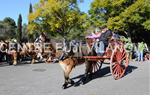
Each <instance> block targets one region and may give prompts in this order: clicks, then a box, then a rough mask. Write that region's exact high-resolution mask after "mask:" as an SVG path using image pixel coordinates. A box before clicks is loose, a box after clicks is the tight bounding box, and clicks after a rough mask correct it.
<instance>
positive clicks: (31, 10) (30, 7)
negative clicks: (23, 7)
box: [29, 3, 33, 13]
mask: <svg viewBox="0 0 150 95" xmlns="http://www.w3.org/2000/svg"><path fill="white" fill-rule="evenodd" d="M32 12H33V8H32V4H31V3H30V6H29V13H32Z"/></svg>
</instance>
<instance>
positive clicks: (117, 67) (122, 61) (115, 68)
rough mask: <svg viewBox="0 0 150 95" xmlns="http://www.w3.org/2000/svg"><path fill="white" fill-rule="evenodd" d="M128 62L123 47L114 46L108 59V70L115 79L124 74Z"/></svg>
mask: <svg viewBox="0 0 150 95" xmlns="http://www.w3.org/2000/svg"><path fill="white" fill-rule="evenodd" d="M128 64H129V58H128V55H127V53H126V51H125V49H124V48H123V47H122V48H120V47H116V48H115V49H114V51H113V53H112V56H111V60H110V71H111V73H112V75H113V77H114V79H116V80H117V79H120V78H121V77H123V76H124V73H125V71H126V68H127V67H128Z"/></svg>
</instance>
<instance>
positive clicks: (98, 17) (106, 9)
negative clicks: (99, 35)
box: [89, 0, 150, 40]
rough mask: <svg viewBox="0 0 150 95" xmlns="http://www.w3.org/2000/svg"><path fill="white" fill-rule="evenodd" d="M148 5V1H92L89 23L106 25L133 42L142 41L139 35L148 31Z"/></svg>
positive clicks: (149, 22) (149, 21) (149, 29)
mask: <svg viewBox="0 0 150 95" xmlns="http://www.w3.org/2000/svg"><path fill="white" fill-rule="evenodd" d="M149 4H150V1H149V0H94V1H93V2H92V4H91V9H90V11H89V13H90V16H91V23H92V24H95V26H101V25H104V24H106V25H107V26H108V27H109V28H110V29H112V30H117V31H120V32H124V33H127V36H130V37H132V38H133V39H134V40H136V39H140V40H144V39H143V36H141V34H143V32H144V31H150V14H149V13H150V5H149ZM144 33H146V32H144ZM135 34H136V35H137V36H138V37H137V38H135ZM133 39H132V40H133Z"/></svg>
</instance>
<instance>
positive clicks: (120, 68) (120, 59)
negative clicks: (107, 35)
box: [83, 39, 129, 80]
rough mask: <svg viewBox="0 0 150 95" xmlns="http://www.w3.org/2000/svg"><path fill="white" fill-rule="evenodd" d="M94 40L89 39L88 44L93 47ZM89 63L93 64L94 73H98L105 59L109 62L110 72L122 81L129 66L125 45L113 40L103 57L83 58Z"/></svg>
mask: <svg viewBox="0 0 150 95" xmlns="http://www.w3.org/2000/svg"><path fill="white" fill-rule="evenodd" d="M93 42H94V41H93V39H88V40H87V43H88V45H89V46H90V47H91V46H92V44H93ZM83 57H84V58H85V59H86V60H87V61H90V62H92V63H94V64H92V72H96V71H97V70H99V69H100V68H101V66H102V63H103V62H104V61H105V59H108V60H109V63H110V71H111V74H112V76H113V77H114V79H116V80H117V79H120V78H121V77H123V76H124V74H125V71H126V69H127V67H128V64H129V58H128V54H127V53H126V50H125V48H124V44H123V42H122V41H119V40H112V41H110V42H109V45H108V47H107V49H106V51H105V53H104V55H103V56H83Z"/></svg>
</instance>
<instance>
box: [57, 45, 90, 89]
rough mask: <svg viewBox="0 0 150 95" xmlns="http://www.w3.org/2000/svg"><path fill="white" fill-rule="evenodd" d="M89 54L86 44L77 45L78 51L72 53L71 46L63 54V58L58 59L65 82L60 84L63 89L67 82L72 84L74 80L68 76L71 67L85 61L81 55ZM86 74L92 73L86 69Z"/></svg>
mask: <svg viewBox="0 0 150 95" xmlns="http://www.w3.org/2000/svg"><path fill="white" fill-rule="evenodd" d="M89 54H91V53H90V52H89V50H88V48H87V46H82V47H81V46H79V47H78V52H76V53H74V52H73V48H71V50H70V52H69V53H67V54H65V53H64V56H63V58H62V59H61V60H60V61H59V64H60V66H61V68H62V69H63V72H64V79H65V82H64V84H63V86H62V88H63V89H66V88H67V86H68V84H71V85H73V84H74V81H73V80H72V79H70V78H69V75H70V73H71V71H72V69H73V68H74V67H75V66H76V65H78V64H82V63H85V62H87V61H86V60H85V59H84V58H83V57H82V56H85V55H89ZM85 73H86V74H88V73H92V72H91V71H90V70H88V69H86V72H85Z"/></svg>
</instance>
